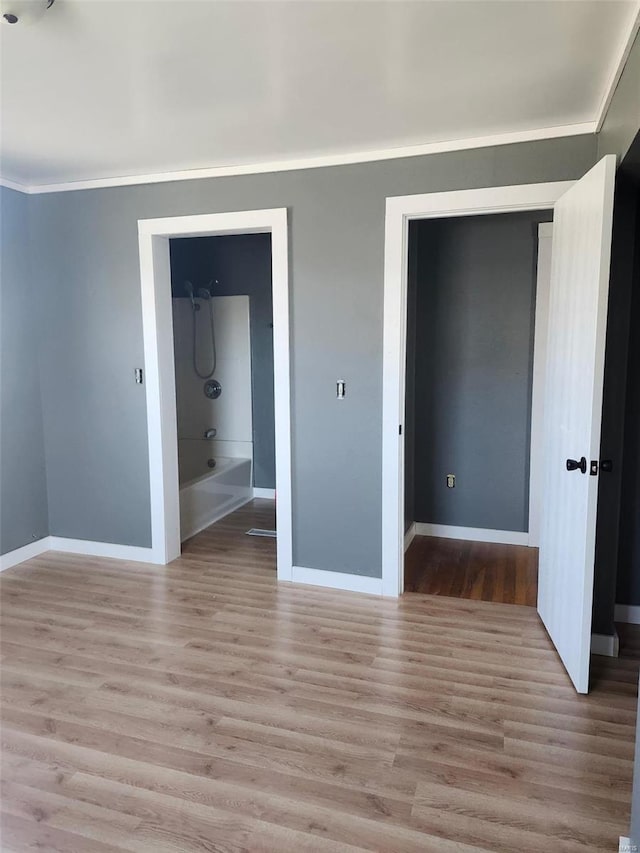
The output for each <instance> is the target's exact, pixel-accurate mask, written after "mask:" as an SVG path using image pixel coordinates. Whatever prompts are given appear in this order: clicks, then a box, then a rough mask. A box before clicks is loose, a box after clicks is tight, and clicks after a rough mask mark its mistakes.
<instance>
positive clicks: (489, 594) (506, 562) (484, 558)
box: [404, 536, 538, 607]
mask: <svg viewBox="0 0 640 853" xmlns="http://www.w3.org/2000/svg"><path fill="white" fill-rule="evenodd" d="M537 575H538V550H537V548H527V547H524V546H522V545H502V544H496V543H493V542H468V541H461V540H459V539H442V538H439V537H437V536H416V537H415V538H414V539H413V542H412V543H411V545H410V546H409V549H408V550H407V553H406V554H405V581H404V588H405V591H406V592H422V593H427V594H429V595H445V596H452V597H455V598H466V599H471V600H473V601H493V602H501V603H503V604H521V605H527V606H529V607H534V606H535V603H536V597H537V587H538V583H537Z"/></svg>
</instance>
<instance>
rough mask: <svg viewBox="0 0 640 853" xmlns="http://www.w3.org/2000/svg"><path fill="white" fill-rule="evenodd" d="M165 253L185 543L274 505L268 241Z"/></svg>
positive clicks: (175, 245) (188, 243) (233, 238)
mask: <svg viewBox="0 0 640 853" xmlns="http://www.w3.org/2000/svg"><path fill="white" fill-rule="evenodd" d="M170 255H171V296H172V313H173V337H174V361H175V377H176V403H177V428H178V469H179V482H180V538H181V541H182V542H185V541H186V540H187V539H190V538H191V537H193V536H195V535H196V534H197V533H199V532H200V531H201V530H204V529H205V528H209V527H211V525H215V524H216V523H218V522H219V521H220V520H221V519H223V518H224V517H225V516H227V515H229V513H231V512H233V511H234V510H236V509H239V508H240V507H241V506H243V505H244V504H246V503H248V502H249V501H251V500H253V499H254V498H258V499H261V500H265V499H266V500H270V501H274V500H275V485H276V483H275V479H276V471H275V418H274V395H273V390H274V389H273V385H274V382H273V302H272V295H271V292H272V286H271V234H269V233H266V234H233V235H223V236H214V237H182V238H174V239H172V240H170ZM267 515H269V516H270V517H272V516H273V515H274V513H273V511H272V512H271V513H270V514H269V513H267ZM264 529H266V530H268V531H269V532H270V534H271V535H275V520H272V521H271V523H270V525H269V527H268V528H264Z"/></svg>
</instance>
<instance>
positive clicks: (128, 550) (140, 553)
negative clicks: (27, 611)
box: [0, 536, 161, 572]
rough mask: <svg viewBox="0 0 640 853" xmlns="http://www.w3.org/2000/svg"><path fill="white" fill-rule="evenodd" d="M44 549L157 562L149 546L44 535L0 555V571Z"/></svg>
mask: <svg viewBox="0 0 640 853" xmlns="http://www.w3.org/2000/svg"><path fill="white" fill-rule="evenodd" d="M45 551H64V552H66V553H67V554H84V555H85V556H87V557H111V558H113V559H116V560H129V561H132V562H136V563H159V562H161V561H160V560H157V559H155V557H154V554H153V551H152V549H151V548H139V547H137V546H135V545H113V544H111V543H110V542H90V541H88V540H86V539H64V538H63V537H61V536H45V537H43V538H42V539H38V541H37V542H32V543H30V544H29V545H25V546H24V547H22V548H16V550H15V551H9V553H8V554H3V555H2V556H1V557H0V572H3V571H4V570H5V569H10V568H12V566H18V565H19V564H20V563H24V562H26V560H31V559H33V558H34V557H39V556H40V554H44V553H45Z"/></svg>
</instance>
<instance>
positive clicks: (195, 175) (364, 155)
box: [0, 121, 596, 195]
mask: <svg viewBox="0 0 640 853" xmlns="http://www.w3.org/2000/svg"><path fill="white" fill-rule="evenodd" d="M595 132H596V123H595V122H594V121H593V122H591V121H590V122H582V123H579V124H567V125H558V126H555V127H542V128H538V129H535V130H518V131H513V132H510V133H497V134H491V135H489V136H472V137H468V138H466V139H454V140H448V141H446V142H427V143H424V144H422V145H407V146H404V147H401V148H380V149H376V150H373V151H357V152H353V153H344V154H329V155H326V156H323V157H303V158H298V159H292V160H273V161H269V162H264V163H250V164H245V165H235V166H213V167H211V168H206V169H183V170H180V171H174V172H158V173H153V174H148V175H123V176H120V177H113V178H96V179H94V180H86V181H66V182H61V183H51V184H32V185H25V184H21V183H18V182H17V181H12V180H9V179H6V178H2V177H0V183H1V184H2V185H3V186H8V187H10V188H11V189H15V190H19V191H20V192H24V193H27V194H30V195H39V194H42V193H58V192H72V191H73V190H90V189H103V188H105V187H126V186H134V185H138V184H159V183H167V182H169V181H194V180H201V179H203V178H226V177H231V176H234V175H258V174H263V173H265V172H290V171H298V170H303V169H320V168H324V167H327V166H346V165H349V164H354V163H372V162H375V161H380V160H399V159H402V158H405V157H423V156H425V155H427V154H444V153H447V152H452V151H467V150H470V149H473V148H489V147H492V146H495V145H513V144H515V143H519V142H536V141H539V140H544V139H559V138H561V137H566V136H583V135H585V134H593V133H595Z"/></svg>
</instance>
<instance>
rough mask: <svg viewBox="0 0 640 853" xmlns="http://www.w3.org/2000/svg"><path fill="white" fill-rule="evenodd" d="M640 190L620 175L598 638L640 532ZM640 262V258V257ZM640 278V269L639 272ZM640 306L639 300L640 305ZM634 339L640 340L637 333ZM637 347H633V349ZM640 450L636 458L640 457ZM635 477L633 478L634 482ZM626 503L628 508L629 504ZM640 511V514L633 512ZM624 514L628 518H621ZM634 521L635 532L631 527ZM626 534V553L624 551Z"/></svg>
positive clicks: (605, 407) (605, 410)
mask: <svg viewBox="0 0 640 853" xmlns="http://www.w3.org/2000/svg"><path fill="white" fill-rule="evenodd" d="M637 207H638V190H637V188H636V186H635V183H634V182H633V180H632V179H631V178H630V176H629V175H628V174H627V173H626V170H625V169H624V168H620V169H619V170H618V175H617V178H616V193H615V203H614V213H613V235H612V244H611V274H610V278H609V304H608V316H607V343H606V351H605V367H604V394H603V401H602V437H601V441H600V459H611V460H612V461H613V470H612V471H611V472H610V473H606V472H605V473H602V474H601V475H600V476H599V478H598V519H597V526H596V559H595V575H594V611H593V630H594V632H595V633H598V634H612V633H613V631H614V622H613V616H614V606H615V603H616V602H615V598H616V566H619V567H620V568H619V571H620V574H621V584H623V585H624V584H625V583H626V581H627V579H628V578H629V577H630V573H629V572H628V567H629V566H630V565H631V564H632V563H633V548H634V546H633V538H634V536H635V535H636V534H635V528H636V527H637V523H638V522H637V516H638V510H637V507H638V503H637V501H638V498H635V500H634V499H632V500H631V501H629V498H630V497H632V495H630V494H627V495H626V496H625V498H624V499H623V496H622V487H623V478H624V482H625V484H626V488H627V492H629V491H630V487H631V486H632V485H633V471H634V470H635V466H634V465H633V464H632V460H633V454H634V452H633V449H632V447H633V444H634V443H635V442H637V437H636V435H637V434H636V432H635V431H634V429H637V423H636V424H634V425H633V426H632V428H631V434H630V436H629V438H628V442H627V443H628V445H629V448H628V451H627V449H625V447H624V436H625V428H626V429H627V431H629V425H628V424H627V425H625V422H626V420H627V419H626V418H625V409H626V407H627V382H628V379H627V372H628V371H627V365H628V364H629V366H630V368H631V370H630V372H629V377H630V378H631V379H632V384H631V385H630V386H629V387H630V393H629V395H628V396H629V400H630V406H629V414H630V415H631V419H632V420H631V423H633V405H634V404H633V397H634V394H635V391H634V385H635V383H637V381H638V376H639V374H638V373H637V372H635V373H634V371H633V358H632V359H631V361H630V362H629V342H630V338H629V331H630V328H631V329H634V327H635V329H637V328H638V320H637V310H638V306H637V305H636V306H634V311H635V312H636V319H635V320H633V319H632V320H631V323H630V318H631V310H632V283H633V278H634V263H638V262H639V261H640V256H638V255H639V252H638V247H637V242H638V238H637V233H638V225H639V224H640V220H639V219H638V214H637ZM634 255H635V256H638V257H635V258H634ZM638 273H640V265H639V267H638ZM636 301H637V299H636ZM633 336H634V337H636V338H637V333H636V332H635V331H634V332H633ZM632 346H633V343H632ZM637 447H638V445H637V444H636V453H637ZM630 475H631V476H630ZM623 500H624V502H623ZM632 507H636V510H635V511H634V510H632ZM621 509H622V510H623V512H622V513H621ZM629 520H632V524H631V526H630V529H629V525H628V521H629ZM620 531H622V536H623V541H622V549H620V548H619V540H620Z"/></svg>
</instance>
